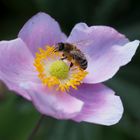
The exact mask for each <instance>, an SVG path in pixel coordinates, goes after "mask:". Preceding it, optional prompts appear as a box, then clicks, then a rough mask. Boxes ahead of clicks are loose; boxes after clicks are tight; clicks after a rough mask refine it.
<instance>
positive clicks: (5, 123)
mask: <svg viewBox="0 0 140 140" xmlns="http://www.w3.org/2000/svg"><path fill="white" fill-rule="evenodd" d="M39 11H44V12H47V13H48V14H50V15H51V16H52V17H54V18H55V19H56V20H57V21H58V22H59V23H60V25H61V27H62V30H63V31H64V32H66V33H67V34H69V33H70V31H71V29H72V27H73V26H74V25H75V24H76V23H78V22H81V21H82V22H86V23H87V24H88V25H108V26H112V27H114V28H115V29H117V30H118V31H120V32H121V33H123V34H125V35H126V36H127V37H128V38H129V39H130V40H134V39H140V1H139V0H70V1H68V0H0V40H11V39H14V38H16V37H17V34H18V32H19V30H20V29H21V27H22V26H23V24H24V23H25V22H26V21H27V20H28V19H29V18H30V17H31V16H33V15H34V14H36V13H37V12H39ZM139 71H140V48H139V49H138V51H137V53H136V55H135V56H134V58H133V60H132V61H131V63H130V64H129V65H127V66H125V67H123V68H121V70H120V71H119V72H118V73H117V75H116V76H115V77H114V78H113V79H111V80H109V81H108V82H106V84H107V85H108V86H110V87H111V88H112V89H114V90H115V91H116V93H117V94H118V95H119V96H120V97H121V99H122V102H123V104H124V108H125V110H124V115H123V118H122V119H121V121H120V122H119V123H118V124H116V125H114V126H110V127H107V126H100V125H95V124H88V123H75V122H72V121H60V120H55V119H53V118H49V117H46V118H45V120H44V121H43V122H42V125H41V127H40V129H39V131H38V133H37V134H36V135H35V138H34V140H140V72H139ZM110 113H111V112H110ZM39 116H40V114H39V113H38V112H37V111H36V110H35V108H34V107H33V106H32V104H31V103H29V102H27V101H25V100H24V99H22V98H21V97H18V96H16V95H15V94H13V92H12V91H8V90H7V89H6V87H4V86H3V85H0V140H26V139H27V138H28V135H29V134H30V133H31V130H32V129H33V127H34V126H35V124H36V121H37V120H38V118H39Z"/></svg>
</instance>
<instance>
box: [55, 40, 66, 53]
mask: <svg viewBox="0 0 140 140" xmlns="http://www.w3.org/2000/svg"><path fill="white" fill-rule="evenodd" d="M64 46H65V44H64V43H62V42H60V43H57V44H56V48H55V50H56V51H63V50H64V48H65V47H64Z"/></svg>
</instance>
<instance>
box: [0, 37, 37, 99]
mask: <svg viewBox="0 0 140 140" xmlns="http://www.w3.org/2000/svg"><path fill="white" fill-rule="evenodd" d="M0 79H1V80H2V81H4V82H5V83H6V85H7V86H8V87H9V88H10V89H11V90H14V91H16V92H18V93H19V94H20V95H21V96H23V97H25V98H27V99H30V97H29V95H28V94H27V93H26V91H25V90H23V89H22V86H23V85H25V83H27V82H30V81H36V77H35V72H34V68H33V56H32V54H31V52H30V51H29V50H28V48H27V47H26V45H25V44H24V42H23V41H22V40H21V39H19V38H18V39H15V40H11V41H1V42H0Z"/></svg>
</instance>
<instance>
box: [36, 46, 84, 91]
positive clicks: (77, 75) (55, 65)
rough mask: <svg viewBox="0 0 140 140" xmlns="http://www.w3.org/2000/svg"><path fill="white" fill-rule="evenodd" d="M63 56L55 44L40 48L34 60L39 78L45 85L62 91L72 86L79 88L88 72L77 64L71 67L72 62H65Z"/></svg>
mask: <svg viewBox="0 0 140 140" xmlns="http://www.w3.org/2000/svg"><path fill="white" fill-rule="evenodd" d="M61 58H62V52H55V48H54V47H53V46H51V47H50V46H46V48H45V49H41V48H39V52H37V53H36V57H35V60H34V66H35V67H36V70H37V72H38V77H39V79H40V80H41V82H42V83H43V84H44V85H45V86H48V87H49V88H55V89H56V90H60V91H62V92H65V91H69V89H70V88H74V89H77V86H79V85H80V84H81V83H82V81H83V79H84V78H85V76H86V75H87V72H86V71H85V70H83V69H81V68H80V67H79V66H78V65H76V64H74V65H73V66H72V68H69V67H70V63H71V62H70V61H69V60H66V61H65V62H64V61H62V60H61Z"/></svg>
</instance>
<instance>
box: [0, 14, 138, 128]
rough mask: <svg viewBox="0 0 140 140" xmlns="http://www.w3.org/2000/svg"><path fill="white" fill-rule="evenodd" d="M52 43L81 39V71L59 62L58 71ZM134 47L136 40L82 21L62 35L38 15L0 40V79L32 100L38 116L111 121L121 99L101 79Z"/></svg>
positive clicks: (45, 17)
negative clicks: (14, 34) (84, 62)
mask: <svg viewBox="0 0 140 140" xmlns="http://www.w3.org/2000/svg"><path fill="white" fill-rule="evenodd" d="M85 41H86V43H84V42H85ZM58 42H69V43H72V44H73V43H76V42H81V43H80V44H78V43H77V48H79V49H80V50H81V52H83V53H84V54H85V56H86V58H87V60H88V67H87V69H86V70H80V69H78V66H76V65H75V66H74V68H73V69H70V70H69V69H67V63H66V62H65V61H64V62H62V63H61V64H62V69H61V64H60V63H57V61H59V62H60V60H59V58H60V55H61V54H60V53H57V54H56V53H54V52H53V49H52V48H53V46H54V45H56V44H57V43H58ZM138 45H139V41H138V40H135V41H132V42H130V41H129V40H128V39H127V38H126V37H125V36H124V35H122V34H120V33H118V32H117V31H116V30H114V29H113V28H111V27H107V26H91V27H88V26H87V25H86V24H85V23H78V24H76V25H75V27H74V28H73V29H72V32H71V33H70V36H69V37H66V36H65V34H64V33H62V32H61V30H60V27H59V25H58V23H57V22H56V21H55V20H54V19H53V18H52V17H50V16H49V15H47V14H45V13H38V14H37V15H35V16H34V17H32V18H31V19H30V20H29V21H28V22H27V23H26V24H25V25H24V27H23V28H22V29H21V31H20V32H19V34H18V38H17V39H15V40H11V41H1V42H0V79H1V80H2V81H4V82H5V83H6V85H7V86H8V87H9V89H10V90H13V91H16V92H17V94H19V95H21V96H23V97H24V98H26V99H28V100H30V101H31V102H33V104H34V105H35V107H36V108H37V110H38V111H39V112H41V113H42V114H45V115H48V116H52V117H54V118H57V119H72V120H74V121H77V122H81V121H86V122H91V123H96V124H103V125H113V124H115V123H117V122H118V121H119V120H120V118H121V117H122V113H123V106H122V102H121V100H120V97H119V96H116V95H115V93H114V91H113V90H111V89H110V88H108V87H106V86H105V85H103V84H102V83H101V82H104V81H106V80H108V79H110V78H112V77H113V76H114V75H115V73H116V72H117V71H118V70H119V68H120V67H121V66H123V65H126V64H127V63H128V62H130V61H131V58H132V57H133V55H134V54H135V52H136V49H137V47H138ZM46 46H47V47H46ZM38 48H42V49H40V51H39V50H38ZM51 53H54V54H51ZM55 62H56V63H57V64H56V63H55ZM67 62H68V61H67ZM54 63H55V64H56V65H53V66H52V64H54ZM64 65H65V66H64ZM63 68H64V69H63ZM54 69H56V71H55V70H54ZM58 70H59V72H60V73H58ZM61 70H62V72H61ZM53 72H54V73H55V74H56V75H59V76H62V77H63V78H62V77H59V76H58V77H57V76H56V77H55V74H52V73H53ZM65 72H66V74H64V73H65ZM87 73H88V74H87ZM44 85H45V86H44ZM76 89H77V90H76Z"/></svg>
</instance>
